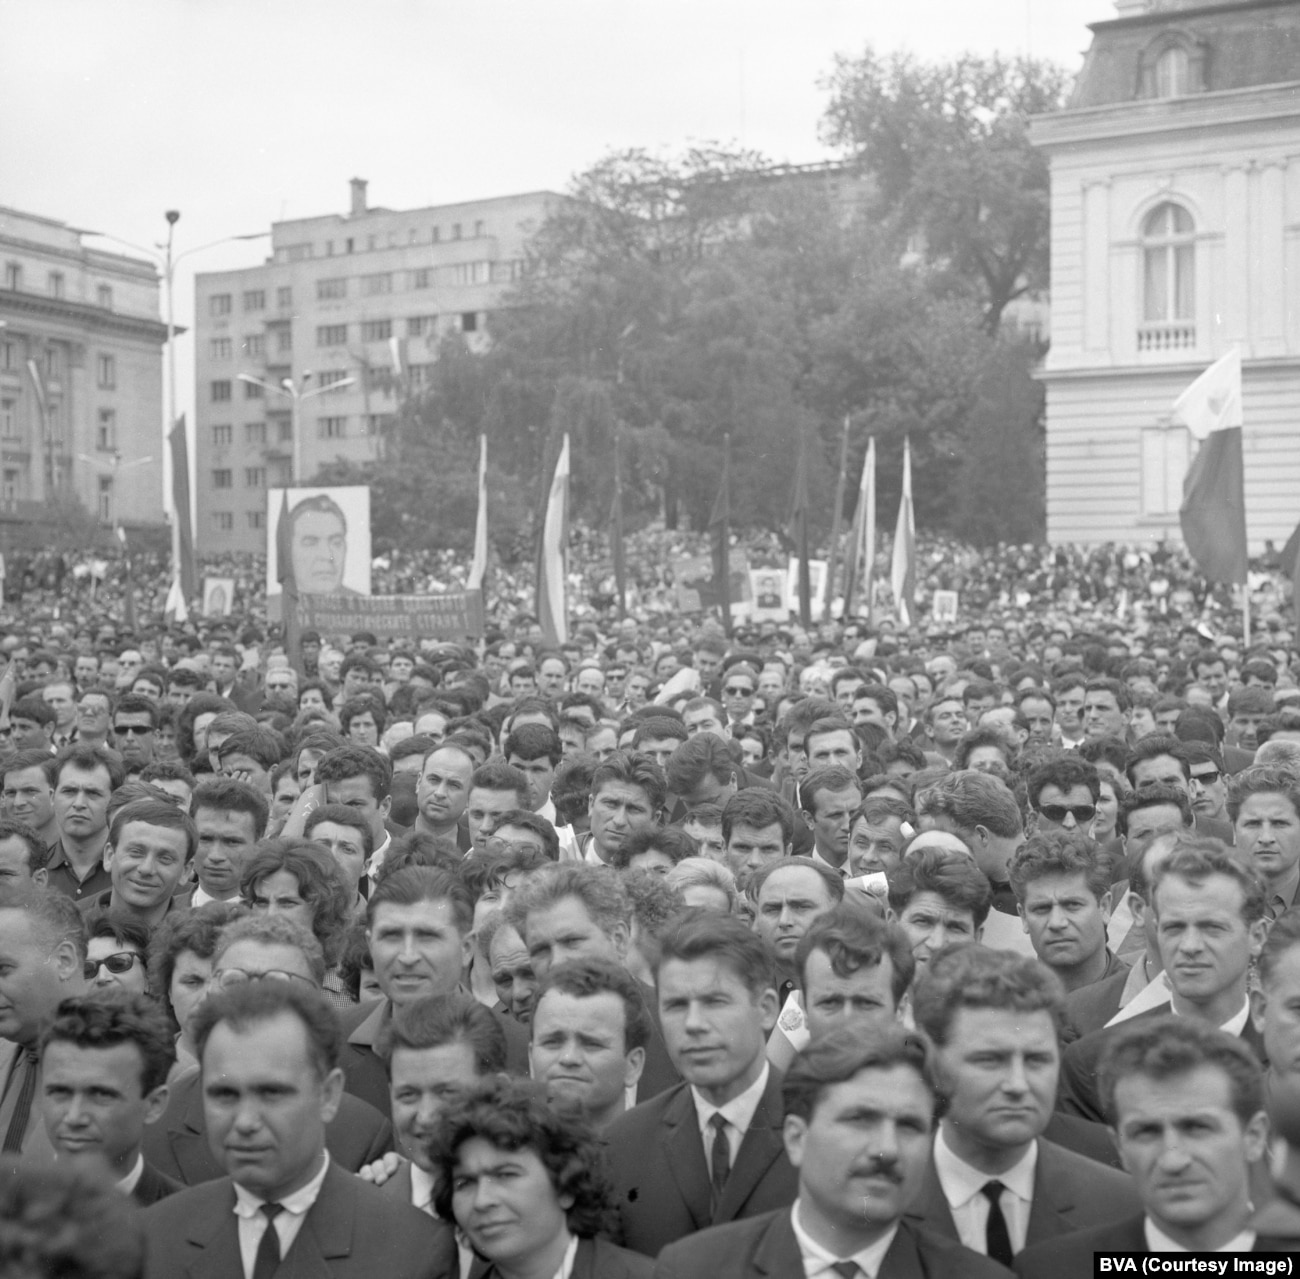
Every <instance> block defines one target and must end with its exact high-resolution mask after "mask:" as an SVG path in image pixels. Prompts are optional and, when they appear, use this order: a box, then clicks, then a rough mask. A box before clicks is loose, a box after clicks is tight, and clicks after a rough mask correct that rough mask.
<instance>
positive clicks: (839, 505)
mask: <svg viewBox="0 0 1300 1279" xmlns="http://www.w3.org/2000/svg"><path fill="white" fill-rule="evenodd" d="M848 480H849V415H848V414H847V413H846V414H845V415H844V434H843V436H842V437H841V439H840V470H839V474H838V475H837V476H836V477H835V506H834V514H833V515H832V516H831V548H830V552H829V554H828V555H827V556H826V589H825V590H824V591H823V592H822V596H823V603H822V610H823V611H822V616H823V617H824V618H829V617H830V616H831V614H832V612H833V610H832V608H831V604H832V602H833V601H834V599H835V567H836V563H837V561H838V559H839V554H840V529H841V527H842V526H843V523H844V489H845V486H846V485H847V484H848Z"/></svg>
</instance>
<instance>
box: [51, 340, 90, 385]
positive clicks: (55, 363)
mask: <svg viewBox="0 0 1300 1279" xmlns="http://www.w3.org/2000/svg"><path fill="white" fill-rule="evenodd" d="M45 376H46V377H47V378H49V379H51V381H57V380H58V376H59V348H58V347H57V346H47V347H46V348H45ZM100 385H103V384H102V383H101V384H100Z"/></svg>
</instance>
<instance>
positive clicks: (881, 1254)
mask: <svg viewBox="0 0 1300 1279" xmlns="http://www.w3.org/2000/svg"><path fill="white" fill-rule="evenodd" d="M790 1224H791V1225H792V1226H793V1227H794V1237H795V1242H796V1243H798V1245H799V1251H800V1253H802V1254H803V1272H804V1274H805V1275H806V1276H807V1279H839V1276H838V1275H837V1274H836V1273H835V1271H834V1270H832V1269H831V1267H832V1266H834V1265H835V1264H836V1263H837V1262H840V1261H852V1262H853V1263H854V1264H855V1265H856V1266H857V1267H858V1269H859V1270H861V1271H862V1273H863V1274H864V1275H866V1276H867V1279H876V1276H877V1275H878V1274H879V1273H880V1267H881V1266H882V1265H883V1264H884V1261H885V1254H886V1253H887V1252H888V1251H889V1249H890V1245H891V1244H893V1242H894V1236H895V1235H896V1234H897V1233H898V1223H897V1222H895V1223H894V1225H893V1226H891V1227H890V1229H888V1230H887V1231H886V1232H885V1233H884V1234H883V1235H882V1236H881V1237H880V1238H879V1239H877V1240H876V1242H875V1243H873V1244H868V1245H867V1247H865V1248H863V1249H862V1251H861V1252H855V1253H852V1254H850V1255H849V1256H847V1257H837V1256H836V1255H835V1254H834V1253H833V1252H828V1251H827V1250H826V1249H825V1248H823V1247H822V1246H821V1244H819V1243H818V1242H817V1241H816V1240H815V1239H814V1238H813V1237H812V1236H811V1235H810V1234H809V1233H808V1232H807V1231H806V1230H805V1229H804V1228H803V1225H802V1224H801V1223H800V1221H799V1201H798V1200H797V1199H796V1200H795V1201H794V1207H793V1208H791V1209H790Z"/></svg>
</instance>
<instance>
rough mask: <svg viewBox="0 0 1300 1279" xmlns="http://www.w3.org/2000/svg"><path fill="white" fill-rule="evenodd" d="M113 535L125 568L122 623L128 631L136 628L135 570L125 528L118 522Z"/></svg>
mask: <svg viewBox="0 0 1300 1279" xmlns="http://www.w3.org/2000/svg"><path fill="white" fill-rule="evenodd" d="M113 536H114V537H116V538H117V540H118V542H119V544H120V545H121V547H122V556H123V558H124V560H125V568H126V572H125V574H124V576H123V582H122V595H123V599H122V623H123V625H124V626H125V627H126V629H127V630H128V631H134V630H135V629H136V615H135V572H134V570H133V568H132V565H131V548H130V547H129V546H128V545H127V543H126V529H124V528H123V527H122V525H121V523H120V522H119V523H117V524H116V525H114V527H113Z"/></svg>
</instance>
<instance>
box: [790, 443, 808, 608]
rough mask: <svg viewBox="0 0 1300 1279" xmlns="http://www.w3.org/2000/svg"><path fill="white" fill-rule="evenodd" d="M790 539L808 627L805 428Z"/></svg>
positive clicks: (800, 449) (796, 476)
mask: <svg viewBox="0 0 1300 1279" xmlns="http://www.w3.org/2000/svg"><path fill="white" fill-rule="evenodd" d="M790 540H791V541H792V542H793V543H794V553H795V555H796V556H797V557H798V560H799V592H798V599H799V621H800V623H801V625H803V626H805V627H808V626H811V625H812V578H811V570H810V569H809V567H808V433H807V431H806V430H805V429H804V428H803V427H800V429H799V455H798V458H797V459H796V461H795V469H794V493H793V495H792V499H791V503H790Z"/></svg>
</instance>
